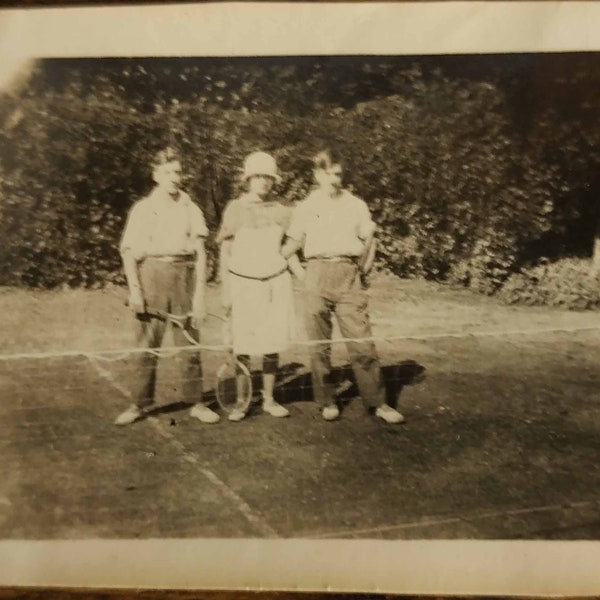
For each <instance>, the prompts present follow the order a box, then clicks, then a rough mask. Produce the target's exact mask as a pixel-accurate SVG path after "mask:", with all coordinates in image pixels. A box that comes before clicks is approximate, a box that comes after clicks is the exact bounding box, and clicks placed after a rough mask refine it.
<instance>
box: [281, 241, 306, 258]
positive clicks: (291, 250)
mask: <svg viewBox="0 0 600 600" xmlns="http://www.w3.org/2000/svg"><path fill="white" fill-rule="evenodd" d="M301 248H302V242H300V241H298V240H294V239H292V238H288V239H287V240H286V241H285V243H284V244H283V246H282V247H281V250H280V253H281V256H283V258H285V259H286V260H288V261H289V259H290V258H291V257H292V256H294V255H295V254H296V253H297V252H298V251H299V250H300V249H301Z"/></svg>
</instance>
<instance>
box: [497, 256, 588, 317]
mask: <svg viewBox="0 0 600 600" xmlns="http://www.w3.org/2000/svg"><path fill="white" fill-rule="evenodd" d="M499 297H500V298H501V299H502V300H504V301H505V302H508V303H510V304H528V305H532V306H536V305H537V306H560V307H563V308H569V309H573V310H584V309H592V308H595V309H597V308H600V278H599V277H598V276H597V275H596V274H595V273H593V272H592V268H591V262H590V261H589V260H583V259H573V258H565V259H562V260H559V261H557V262H555V263H549V264H548V263H542V264H539V265H537V266H535V267H529V268H527V269H523V270H522V271H521V272H519V273H516V274H514V275H511V277H510V278H509V279H508V281H507V282H506V283H505V284H504V286H503V287H502V290H500V292H499Z"/></svg>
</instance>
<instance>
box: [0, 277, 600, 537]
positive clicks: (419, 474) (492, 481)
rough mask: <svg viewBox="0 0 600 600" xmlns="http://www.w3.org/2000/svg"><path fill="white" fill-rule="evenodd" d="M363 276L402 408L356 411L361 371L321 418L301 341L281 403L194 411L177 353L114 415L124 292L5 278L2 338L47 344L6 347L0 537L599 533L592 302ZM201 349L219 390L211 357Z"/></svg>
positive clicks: (1, 363) (119, 399) (123, 382)
mask: <svg viewBox="0 0 600 600" xmlns="http://www.w3.org/2000/svg"><path fill="white" fill-rule="evenodd" d="M61 294H62V295H61ZM210 294H211V297H210V301H211V303H212V309H213V310H216V309H217V308H216V306H217V304H216V303H217V292H216V290H215V289H211V290H210ZM372 294H373V301H372V315H373V320H374V333H375V334H376V335H377V336H378V337H380V338H381V339H380V341H379V342H378V348H379V351H380V354H381V358H382V362H383V364H384V365H385V376H386V380H387V383H388V391H389V393H390V394H391V395H392V396H393V397H395V396H398V407H399V409H400V410H401V412H402V413H403V414H404V415H405V417H406V423H404V424H402V425H399V426H398V425H386V424H385V423H383V422H382V421H381V420H379V419H376V418H375V417H374V416H372V415H367V414H365V411H364V409H363V407H362V404H361V402H360V400H359V399H358V398H356V397H355V389H354V388H353V387H351V388H350V389H348V390H346V391H345V392H344V393H343V394H342V398H341V402H342V406H343V407H344V409H343V413H342V418H341V419H340V420H339V421H336V422H325V421H323V420H322V418H321V416H320V414H319V412H318V409H317V407H316V405H315V404H314V403H313V402H312V401H311V393H310V381H309V379H308V378H307V376H306V375H304V374H303V366H305V365H306V364H308V363H307V352H306V348H305V347H303V346H302V345H298V346H296V347H294V348H292V349H291V350H290V352H289V353H288V354H286V355H285V356H284V357H283V359H284V363H286V364H287V365H289V366H290V369H292V368H294V369H296V368H297V369H299V371H298V376H297V377H296V378H295V379H292V380H291V381H290V382H288V384H286V386H285V387H284V388H283V389H281V390H280V394H281V399H282V401H283V402H284V403H286V406H287V407H288V408H289V409H290V411H291V417H290V418H287V419H275V418H273V417H270V416H268V415H264V414H262V413H261V411H260V408H259V406H256V408H255V410H254V411H253V412H252V413H251V414H250V416H249V417H248V418H247V419H246V420H244V421H242V422H240V423H230V422H228V421H227V420H226V419H223V420H222V421H221V422H220V423H219V424H217V425H203V424H201V423H200V422H198V421H196V420H194V419H192V418H191V417H190V415H189V406H185V405H182V404H181V403H180V402H179V394H178V385H180V383H179V382H178V381H177V374H176V371H175V366H174V365H173V364H171V363H172V362H174V361H175V360H176V358H177V357H174V358H173V359H172V360H164V361H163V364H162V366H161V370H160V373H159V385H158V401H159V404H160V406H159V407H158V409H157V411H156V412H155V413H154V414H153V415H152V416H151V417H149V418H147V419H145V420H143V421H140V422H138V423H135V424H134V425H132V426H129V427H122V428H119V427H115V426H114V425H113V420H114V417H115V416H116V415H117V414H118V412H119V411H120V410H122V409H123V408H124V407H125V406H126V405H127V404H128V399H127V398H126V397H125V396H124V393H125V392H126V390H127V372H128V371H127V369H128V368H129V367H128V362H127V358H126V357H125V358H124V359H123V360H110V361H109V360H103V359H102V354H101V353H100V355H101V357H100V358H98V356H94V353H93V352H92V350H96V349H98V348H123V347H125V344H126V340H127V339H128V338H127V335H128V334H127V331H126V327H125V326H124V324H125V323H127V319H128V316H127V313H126V311H125V309H124V308H123V306H122V299H119V298H118V297H117V296H116V295H114V296H111V295H110V294H109V293H104V292H73V293H72V294H71V295H69V293H67V292H64V293H55V294H50V295H44V293H40V294H39V295H35V294H33V293H31V294H30V295H29V296H24V295H23V293H22V292H17V291H14V292H13V291H10V290H6V291H4V292H3V293H2V294H1V295H0V305H2V308H4V309H5V310H4V311H3V314H5V315H6V314H7V310H8V309H10V310H11V311H12V312H11V316H10V318H9V317H4V318H5V319H6V323H2V325H3V326H4V325H6V327H9V328H10V327H12V331H11V334H12V335H11V337H10V338H9V341H7V344H6V345H7V347H8V348H9V350H10V352H9V353H12V355H14V354H16V353H17V352H20V351H21V352H24V353H25V352H26V353H30V352H33V351H35V352H38V351H39V352H40V353H45V355H44V356H40V357H37V358H32V357H31V356H24V357H23V358H15V357H14V356H12V357H11V358H10V359H9V358H6V357H5V358H3V359H2V360H0V394H1V397H2V402H1V403H0V452H1V453H2V456H3V459H4V460H3V461H2V465H1V466H0V537H1V538H3V539H80V538H97V537H101V538H150V537H284V538H286V537H307V538H378V539H381V538H383V539H417V538H421V539H443V538H477V539H514V538H533V539H536V538H537V539H600V461H599V460H598V457H599V456H600V435H599V433H600V386H599V375H600V344H599V343H598V341H599V337H598V335H599V330H598V327H599V326H600V323H599V321H600V319H599V318H598V316H597V315H594V314H584V313H565V312H561V311H550V310H547V309H545V310H539V309H525V308H520V309H515V308H510V307H502V306H500V305H498V304H496V303H495V302H493V301H492V300H489V299H482V298H478V297H475V296H472V295H470V294H465V293H464V292H462V291H460V292H459V291H452V290H447V289H443V288H438V287H437V286H430V285H429V284H424V283H422V282H401V281H398V280H394V279H392V278H381V279H379V280H377V281H376V282H375V284H374V287H373V290H372ZM32 307H33V308H32ZM59 308H60V309H61V310H62V311H63V312H62V313H61V314H62V315H63V316H62V317H60V316H50V317H49V316H48V315H59ZM96 308H97V310H96ZM209 308H210V307H209ZM34 309H35V310H34ZM65 309H66V310H67V311H70V312H68V313H67V314H69V319H66V320H65V319H64V314H65V313H64V310H65ZM92 309H94V310H93V311H92ZM20 311H21V312H20ZM92 314H93V315H95V319H96V321H93V320H92V321H90V319H91V318H92V317H91V316H90V315H92ZM42 319H43V320H44V323H45V325H42V323H41V320H42ZM53 319H55V320H53ZM86 319H87V320H88V322H89V326H86V327H85V328H82V327H81V324H82V323H83V322H85V320H86ZM15 323H16V324H18V326H17V325H15ZM61 323H63V325H60V324H61ZM11 324H12V325H11ZM44 327H45V328H44ZM70 328H72V331H71V329H70ZM207 329H208V330H207V334H206V337H205V339H206V341H207V342H208V343H210V342H211V341H214V340H215V338H216V335H217V333H216V324H215V331H212V332H211V331H210V326H209V325H207ZM4 330H5V331H8V330H7V329H6V328H5V329H4ZM111 336H112V337H111ZM211 336H212V337H211ZM67 348H68V349H70V350H76V349H81V350H82V353H81V354H77V353H74V354H68V355H64V351H65V350H66V349H67ZM60 352H63V354H62V355H61V354H60ZM86 353H88V355H86ZM344 357H345V353H344V351H343V349H342V348H340V349H339V351H337V352H336V364H338V365H339V367H340V372H339V377H340V381H343V380H344V379H345V378H346V377H347V375H348V374H347V373H346V372H345V371H344V369H343V367H344ZM104 358H106V356H104ZM204 359H205V370H206V372H207V381H206V390H207V391H208V392H209V394H210V391H211V389H212V381H211V380H210V376H209V375H208V373H210V372H212V371H214V368H215V366H216V365H217V364H218V361H219V357H218V356H217V353H212V354H211V353H205V357H204ZM423 375H424V378H423Z"/></svg>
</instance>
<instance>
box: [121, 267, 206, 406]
mask: <svg viewBox="0 0 600 600" xmlns="http://www.w3.org/2000/svg"><path fill="white" fill-rule="evenodd" d="M139 275H140V283H141V286H142V290H143V293H144V299H145V301H146V307H147V309H148V310H151V309H154V310H160V311H165V312H169V313H172V314H177V315H183V314H187V313H189V312H190V311H191V309H192V296H193V293H194V288H195V285H196V280H195V267H194V264H192V263H189V262H181V263H169V262H163V261H160V260H157V259H153V258H146V259H145V260H144V261H143V262H142V263H141V264H140V267H139ZM166 327H167V323H166V322H165V321H163V320H161V319H157V318H155V317H149V316H147V315H140V316H139V317H138V319H137V323H136V341H137V346H138V348H159V347H160V346H161V344H162V341H163V337H164V334H165V331H166ZM188 332H189V333H190V334H191V335H192V337H193V338H194V339H195V340H197V341H200V332H199V331H198V330H197V329H193V328H192V327H191V326H190V327H189V328H188ZM173 339H174V343H175V345H176V346H189V342H188V341H187V340H186V339H185V336H184V335H183V332H182V331H181V330H180V329H179V327H173ZM134 360H135V368H134V369H133V373H134V376H133V378H134V381H133V394H134V398H135V399H136V404H137V405H138V406H139V407H140V408H143V407H145V406H149V405H151V404H152V403H153V402H154V390H155V386H156V368H157V366H158V364H157V363H158V357H157V356H155V355H154V354H152V353H150V352H140V353H139V354H136V355H135V358H134ZM173 360H175V361H176V362H178V363H179V366H180V373H181V378H180V383H181V394H182V400H183V401H185V402H190V403H197V402H200V401H202V363H201V359H200V352H198V351H192V350H183V351H182V352H181V353H180V354H178V355H177V356H175V357H174V359H173Z"/></svg>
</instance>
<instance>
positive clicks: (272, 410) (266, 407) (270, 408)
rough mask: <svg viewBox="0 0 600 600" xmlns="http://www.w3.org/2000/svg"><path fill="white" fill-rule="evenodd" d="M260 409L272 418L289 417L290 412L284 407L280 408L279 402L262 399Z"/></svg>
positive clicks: (271, 399)
mask: <svg viewBox="0 0 600 600" xmlns="http://www.w3.org/2000/svg"><path fill="white" fill-rule="evenodd" d="M262 409H263V411H264V412H266V413H268V414H270V415H271V416H272V417H280V418H281V417H289V416H290V411H289V410H288V409H287V408H286V407H285V406H281V404H279V402H275V400H273V398H265V397H263V405H262Z"/></svg>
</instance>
